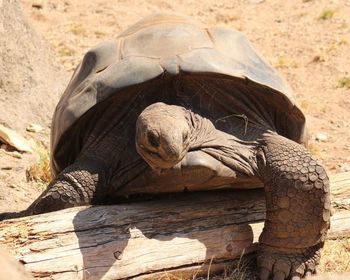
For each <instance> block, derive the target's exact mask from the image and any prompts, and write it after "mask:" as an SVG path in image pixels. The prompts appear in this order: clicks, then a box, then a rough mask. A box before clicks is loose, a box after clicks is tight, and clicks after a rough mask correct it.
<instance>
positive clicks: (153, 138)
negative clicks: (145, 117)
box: [147, 132, 160, 148]
mask: <svg viewBox="0 0 350 280" xmlns="http://www.w3.org/2000/svg"><path fill="white" fill-rule="evenodd" d="M147 138H148V143H150V144H151V146H153V147H154V148H158V147H159V145H160V143H159V137H157V136H156V135H155V134H154V133H152V132H149V133H148V134H147Z"/></svg>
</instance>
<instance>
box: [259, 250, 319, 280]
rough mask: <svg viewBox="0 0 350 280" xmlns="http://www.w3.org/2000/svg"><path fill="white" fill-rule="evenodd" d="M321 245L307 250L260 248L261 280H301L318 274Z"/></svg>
mask: <svg viewBox="0 0 350 280" xmlns="http://www.w3.org/2000/svg"><path fill="white" fill-rule="evenodd" d="M321 247H322V246H321V245H317V246H314V247H311V248H308V249H306V250H302V249H295V250H292V249H285V250H283V249H282V248H273V247H269V246H266V245H263V246H261V247H260V249H259V252H258V256H257V262H258V270H259V276H260V279H261V280H268V279H273V280H285V279H291V280H300V279H302V278H304V277H307V276H310V275H312V274H315V273H316V272H317V267H318V265H319V263H320V257H321V254H320V249H321Z"/></svg>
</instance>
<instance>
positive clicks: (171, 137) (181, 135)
mask: <svg viewBox="0 0 350 280" xmlns="http://www.w3.org/2000/svg"><path fill="white" fill-rule="evenodd" d="M185 115H186V110H185V108H183V107H180V106H175V105H167V104H164V103H155V104H152V105H150V106H148V107H147V108H146V109H145V110H144V111H143V112H142V113H141V114H140V116H139V117H138V119H137V122H136V137H135V144H136V150H137V152H138V153H139V155H140V156H141V157H142V158H143V159H144V160H145V161H146V162H147V163H148V164H149V165H150V167H151V168H153V169H169V168H172V167H173V166H175V165H176V164H177V163H179V162H180V161H181V160H182V159H183V158H184V156H185V155H186V153H187V151H188V149H189V139H190V137H189V135H190V126H189V124H188V121H187V119H186V117H185Z"/></svg>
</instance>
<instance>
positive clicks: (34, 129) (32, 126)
mask: <svg viewBox="0 0 350 280" xmlns="http://www.w3.org/2000/svg"><path fill="white" fill-rule="evenodd" d="M26 129H27V131H29V132H35V133H38V132H41V131H43V130H44V128H43V127H42V126H40V125H38V124H35V123H31V124H29V125H28V126H27V128H26Z"/></svg>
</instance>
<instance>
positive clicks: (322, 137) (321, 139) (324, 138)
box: [315, 132, 329, 142]
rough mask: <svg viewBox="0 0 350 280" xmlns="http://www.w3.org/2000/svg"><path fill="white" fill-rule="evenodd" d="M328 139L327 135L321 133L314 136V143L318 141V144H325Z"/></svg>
mask: <svg viewBox="0 0 350 280" xmlns="http://www.w3.org/2000/svg"><path fill="white" fill-rule="evenodd" d="M328 138H329V137H328V135H327V134H325V133H321V132H319V133H317V134H316V136H315V139H316V141H319V142H327V140H328Z"/></svg>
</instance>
